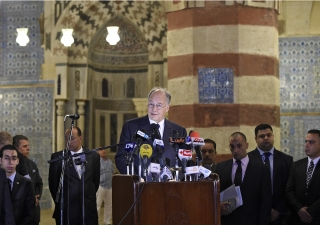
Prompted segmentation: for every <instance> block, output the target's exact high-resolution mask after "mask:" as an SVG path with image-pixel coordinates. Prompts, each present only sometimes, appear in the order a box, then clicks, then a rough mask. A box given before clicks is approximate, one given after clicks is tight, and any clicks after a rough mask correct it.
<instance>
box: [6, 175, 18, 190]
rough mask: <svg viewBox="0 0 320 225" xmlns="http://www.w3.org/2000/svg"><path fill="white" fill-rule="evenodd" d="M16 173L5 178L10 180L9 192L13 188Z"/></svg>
mask: <svg viewBox="0 0 320 225" xmlns="http://www.w3.org/2000/svg"><path fill="white" fill-rule="evenodd" d="M16 173H17V172H14V173H13V174H11V176H9V177H7V178H8V179H10V180H11V190H12V188H13V181H14V178H16Z"/></svg>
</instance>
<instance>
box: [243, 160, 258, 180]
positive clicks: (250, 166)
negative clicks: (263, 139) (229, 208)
mask: <svg viewBox="0 0 320 225" xmlns="http://www.w3.org/2000/svg"><path fill="white" fill-rule="evenodd" d="M255 167H256V166H255V164H254V163H252V162H251V161H250V159H249V163H248V166H247V169H246V172H245V174H244V176H243V180H242V183H241V185H240V186H242V184H244V183H245V182H246V180H247V179H248V181H249V182H250V180H251V179H252V177H254V171H255V170H254V168H255ZM247 177H248V178H247Z"/></svg>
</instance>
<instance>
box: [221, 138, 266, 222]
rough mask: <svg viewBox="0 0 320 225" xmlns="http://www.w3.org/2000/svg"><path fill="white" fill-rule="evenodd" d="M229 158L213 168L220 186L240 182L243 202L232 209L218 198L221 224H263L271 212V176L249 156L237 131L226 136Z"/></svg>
mask: <svg viewBox="0 0 320 225" xmlns="http://www.w3.org/2000/svg"><path fill="white" fill-rule="evenodd" d="M229 146H230V151H231V153H232V155H233V159H230V160H227V161H223V162H220V163H218V164H217V166H216V170H215V172H216V173H217V174H218V175H219V177H220V190H221V191H224V190H225V189H227V188H228V187H230V186H231V185H232V184H235V186H240V191H241V195H242V199H243V204H242V205H241V206H239V207H238V208H236V209H235V210H233V211H230V210H229V207H228V206H229V203H227V202H221V203H220V205H221V214H222V216H221V225H249V224H250V225H251V224H252V225H267V224H269V221H270V212H271V179H270V172H269V170H268V168H267V167H266V166H265V165H263V163H260V162H257V161H255V160H249V157H248V155H247V148H248V143H247V139H246V136H245V135H244V134H243V133H241V132H235V133H233V134H232V135H231V136H230V138H229Z"/></svg>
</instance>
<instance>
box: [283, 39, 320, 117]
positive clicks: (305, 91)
mask: <svg viewBox="0 0 320 225" xmlns="http://www.w3.org/2000/svg"><path fill="white" fill-rule="evenodd" d="M279 51H280V52H279V59H280V68H279V69H280V104H281V105H280V110H281V112H282V113H286V112H319V108H320V37H294V38H280V39H279Z"/></svg>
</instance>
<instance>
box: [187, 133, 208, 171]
mask: <svg viewBox="0 0 320 225" xmlns="http://www.w3.org/2000/svg"><path fill="white" fill-rule="evenodd" d="M190 138H191V142H192V147H193V148H194V150H195V152H196V155H197V158H198V159H197V163H198V165H199V164H200V163H199V162H202V154H201V146H203V145H205V143H204V139H203V138H201V137H200V135H199V133H198V132H196V131H193V132H190Z"/></svg>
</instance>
